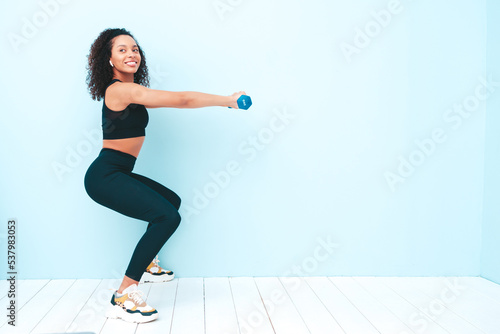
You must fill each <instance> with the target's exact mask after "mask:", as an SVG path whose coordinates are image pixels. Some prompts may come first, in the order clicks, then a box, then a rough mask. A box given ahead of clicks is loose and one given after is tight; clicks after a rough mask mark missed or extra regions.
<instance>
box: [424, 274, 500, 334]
mask: <svg viewBox="0 0 500 334" xmlns="http://www.w3.org/2000/svg"><path fill="white" fill-rule="evenodd" d="M415 288H418V289H420V290H421V291H423V292H425V293H426V294H427V295H428V296H429V297H431V298H433V300H434V301H435V303H434V304H432V305H433V306H434V307H433V309H435V311H434V313H435V314H437V315H439V314H440V310H441V309H442V310H444V311H441V312H443V313H446V311H447V310H451V311H452V312H454V313H455V314H456V315H458V316H459V317H460V318H462V319H464V320H465V321H467V322H469V323H470V324H472V325H473V326H474V327H476V328H478V329H480V330H481V331H483V332H485V333H495V334H496V333H499V332H500V316H499V315H500V305H499V304H498V303H497V302H496V301H494V300H492V299H491V298H488V297H486V296H485V295H483V294H481V293H479V292H477V291H476V290H474V289H471V288H469V287H468V286H467V285H465V284H464V283H463V282H462V281H461V278H460V277H424V278H422V279H421V280H419V281H418V282H415ZM438 305H441V308H439V307H438Z"/></svg>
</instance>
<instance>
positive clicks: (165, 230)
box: [85, 148, 181, 281]
mask: <svg viewBox="0 0 500 334" xmlns="http://www.w3.org/2000/svg"><path fill="white" fill-rule="evenodd" d="M135 161H136V158H135V157H134V156H133V155H130V154H127V153H124V152H120V151H116V150H112V149H109V148H103V149H102V150H101V152H100V153H99V156H98V157H97V159H95V160H94V162H93V163H92V164H91V165H90V167H89V169H88V170H87V173H86V174H85V190H86V191H87V194H88V195H89V196H90V197H91V198H92V199H93V200H94V201H96V202H97V203H99V204H101V205H103V206H105V207H107V208H110V209H112V210H115V211H117V212H119V213H122V214H124V215H126V216H128V217H132V218H136V219H140V220H144V221H147V222H149V224H148V227H147V229H146V232H145V233H144V235H143V236H142V238H141V239H140V240H139V242H138V243H137V246H136V247H135V250H134V253H133V254H132V258H131V259H130V263H129V265H128V268H127V270H126V272H125V275H126V276H128V277H130V278H132V279H133V280H136V281H139V280H140V279H141V276H142V274H143V273H144V271H145V270H146V268H147V266H148V265H149V264H150V263H151V261H152V260H153V259H154V257H155V256H156V255H157V254H158V252H159V251H160V249H161V248H162V247H163V245H164V244H165V242H167V240H168V239H169V238H170V236H171V235H172V234H173V233H174V232H175V230H176V229H177V227H178V226H179V223H180V221H181V216H180V215H179V211H178V210H179V207H180V205H181V199H180V198H179V196H177V194H176V193H174V192H173V191H172V190H170V189H168V188H166V187H164V186H162V185H161V184H159V183H158V182H155V181H153V180H151V179H148V178H147V177H144V176H142V175H138V174H135V173H132V169H133V168H134V164H135Z"/></svg>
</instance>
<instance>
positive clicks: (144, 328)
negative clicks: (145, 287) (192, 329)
mask: <svg viewBox="0 0 500 334" xmlns="http://www.w3.org/2000/svg"><path fill="white" fill-rule="evenodd" d="M178 283H179V279H177V278H175V279H173V280H172V281H169V282H164V283H150V284H151V289H150V290H149V294H148V299H147V303H148V305H150V306H151V307H154V308H155V309H156V310H157V311H158V319H157V320H155V321H152V322H150V323H146V324H139V326H137V331H136V334H148V333H165V334H168V333H170V328H171V326H172V317H173V313H174V304H175V299H176V294H177V284H178ZM141 286H142V284H141V285H140V286H139V289H141Z"/></svg>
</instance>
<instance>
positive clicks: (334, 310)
mask: <svg viewBox="0 0 500 334" xmlns="http://www.w3.org/2000/svg"><path fill="white" fill-rule="evenodd" d="M304 280H305V281H306V282H307V284H308V285H309V286H310V287H311V289H312V290H313V291H314V292H315V293H316V295H317V296H318V297H319V299H320V300H321V302H322V303H323V305H325V307H326V308H327V309H328V311H329V312H330V314H332V316H333V317H334V318H335V319H336V321H337V322H338V323H339V325H340V327H342V329H343V330H344V331H345V332H346V333H348V334H351V333H363V334H376V333H379V332H378V331H377V330H376V329H375V327H373V325H372V324H371V323H370V322H369V321H368V319H366V317H365V316H364V315H363V314H362V313H361V312H360V311H359V310H358V309H357V308H356V307H355V306H354V305H353V304H352V303H351V302H350V301H349V299H348V298H347V297H346V296H345V295H344V294H343V293H342V292H341V291H340V290H339V289H338V288H337V287H336V286H335V285H334V284H333V282H332V281H330V280H329V279H328V278H327V277H305V278H304Z"/></svg>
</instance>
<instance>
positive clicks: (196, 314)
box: [171, 277, 205, 334]
mask: <svg viewBox="0 0 500 334" xmlns="http://www.w3.org/2000/svg"><path fill="white" fill-rule="evenodd" d="M203 298H204V287H203V278H198V277H196V278H180V279H179V283H178V287H177V298H176V299H175V305H174V318H173V321H172V330H171V334H203V333H205V310H204V301H203Z"/></svg>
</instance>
